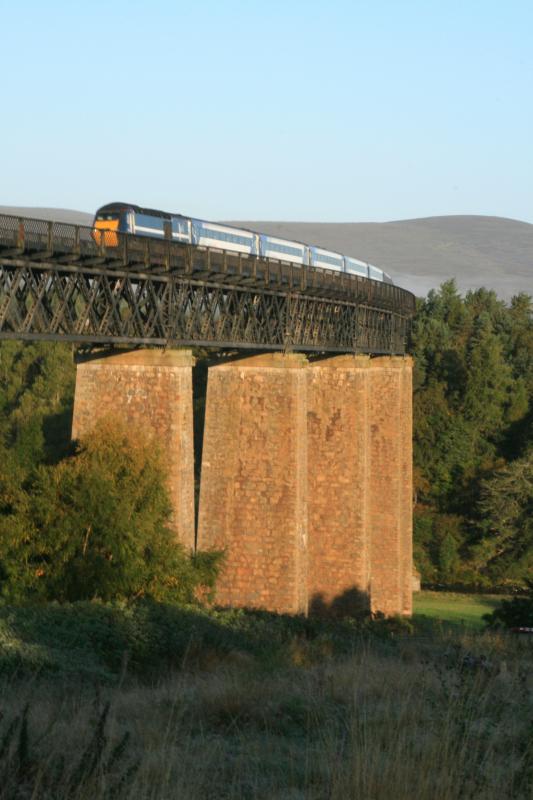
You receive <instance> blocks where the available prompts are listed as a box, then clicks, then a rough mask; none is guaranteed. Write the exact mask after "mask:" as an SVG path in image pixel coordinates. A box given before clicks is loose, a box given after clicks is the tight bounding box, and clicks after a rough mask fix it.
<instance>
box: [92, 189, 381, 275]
mask: <svg viewBox="0 0 533 800" xmlns="http://www.w3.org/2000/svg"><path fill="white" fill-rule="evenodd" d="M93 228H94V229H95V230H96V231H98V230H101V231H103V230H106V231H115V232H117V233H133V234H135V235H136V236H151V237H155V238H158V239H167V240H171V241H173V242H182V243H184V244H192V245H196V246H198V247H214V248H218V249H219V250H227V251H231V252H232V253H242V254H246V255H252V256H260V257H263V258H275V259H278V260H280V261H287V262H289V263H291V264H297V265H299V266H302V267H319V268H320V269H329V270H335V271H337V272H347V273H349V274H350V275H359V276H361V277H363V278H369V279H370V280H374V281H381V282H382V283H390V284H393V281H392V278H391V277H390V275H388V274H387V273H386V272H384V271H383V270H382V269H380V268H379V267H376V266H374V265H373V264H368V263H367V262H365V261H360V260H359V259H357V258H353V257H352V256H343V255H341V254H340V253H335V252H333V251H331V250H325V249H324V248H322V247H315V246H313V245H308V244H304V243H303V242H295V241H291V240H289V239H281V238H279V237H277V236H271V235H269V234H266V233H258V232H257V231H252V230H248V229H246V228H236V227H234V226H232V225H222V224H220V223H218V222H207V221H206V220H201V219H194V218H193V217H186V216H184V215H183V214H171V213H169V212H167V211H156V210H155V209H151V208H141V207H140V206H136V205H132V204H130V203H108V204H107V205H105V206H102V207H101V208H99V209H98V210H97V212H96V214H95V218H94V222H93ZM107 241H109V240H107Z"/></svg>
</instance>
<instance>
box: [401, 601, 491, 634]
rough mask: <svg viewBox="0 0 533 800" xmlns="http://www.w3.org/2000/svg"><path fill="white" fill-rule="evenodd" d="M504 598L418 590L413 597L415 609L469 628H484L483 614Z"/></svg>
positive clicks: (420, 612)
mask: <svg viewBox="0 0 533 800" xmlns="http://www.w3.org/2000/svg"><path fill="white" fill-rule="evenodd" d="M503 599H504V598H503V597H502V595H477V594H458V593H454V592H418V593H417V594H415V595H414V597H413V611H414V614H416V615H418V614H423V615H424V616H427V617H432V618H434V619H439V620H442V621H443V622H452V623H457V624H460V625H464V626H465V627H467V628H483V627H485V623H484V621H483V619H482V617H483V614H490V613H491V612H492V611H494V609H495V608H496V607H497V606H498V605H499V604H500V602H501V601H502V600H503Z"/></svg>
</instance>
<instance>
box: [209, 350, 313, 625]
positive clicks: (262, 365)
mask: <svg viewBox="0 0 533 800" xmlns="http://www.w3.org/2000/svg"><path fill="white" fill-rule="evenodd" d="M306 395H307V381H306V359H305V357H304V356H301V355H298V354H289V355H283V354H265V355H260V356H252V357H249V358H242V359H238V360H235V361H231V362H227V363H225V364H221V365H217V366H215V367H211V368H210V370H209V378H208V386H207V403H206V418H205V432H204V447H203V454H202V478H201V489H200V512H199V527H198V546H199V548H200V549H208V548H215V549H223V550H225V552H226V559H225V565H224V568H223V572H222V575H221V576H220V578H219V580H218V583H217V596H216V602H217V603H218V604H220V605H223V606H247V607H255V608H264V609H268V610H272V611H279V612H286V613H293V614H294V613H306V612H307V436H306V411H307V408H306Z"/></svg>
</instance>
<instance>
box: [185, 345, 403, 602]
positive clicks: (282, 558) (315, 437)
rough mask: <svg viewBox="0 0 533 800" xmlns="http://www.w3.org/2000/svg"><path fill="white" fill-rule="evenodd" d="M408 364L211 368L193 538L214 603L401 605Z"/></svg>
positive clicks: (281, 363)
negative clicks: (204, 553)
mask: <svg viewBox="0 0 533 800" xmlns="http://www.w3.org/2000/svg"><path fill="white" fill-rule="evenodd" d="M411 372H412V363H411V360H410V359H405V358H396V357H380V358H374V359H371V358H369V357H366V356H338V357H334V358H326V359H323V360H320V361H314V362H312V363H311V364H309V365H307V363H306V360H305V358H304V357H303V356H300V355H296V354H292V355H288V356H287V355H285V356H283V355H263V356H255V357H252V358H243V359H239V360H236V361H232V362H229V363H226V364H223V365H219V366H216V367H212V368H211V369H210V371H209V379H208V389H207V405H206V423H205V433H204V449H203V459H202V479H201V490H200V517H199V532H198V545H199V547H200V548H201V549H208V548H215V549H222V550H225V552H226V561H225V568H224V572H223V574H222V576H221V578H220V579H219V582H218V588H217V598H216V602H217V603H219V604H220V605H225V606H248V607H258V608H264V609H267V610H270V611H279V612H288V613H307V611H309V612H311V613H326V614H341V615H342V614H353V613H357V612H358V611H361V610H371V611H372V612H382V613H384V614H386V615H394V614H410V613H411V596H412V594H411V580H412V547H411V535H412V530H411V496H412V471H411V459H412V446H411V435H412V430H411Z"/></svg>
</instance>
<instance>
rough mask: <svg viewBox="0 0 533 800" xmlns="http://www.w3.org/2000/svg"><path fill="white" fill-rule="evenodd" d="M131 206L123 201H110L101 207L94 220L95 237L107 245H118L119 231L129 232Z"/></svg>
mask: <svg viewBox="0 0 533 800" xmlns="http://www.w3.org/2000/svg"><path fill="white" fill-rule="evenodd" d="M129 219H130V208H129V206H126V205H124V204H122V203H110V204H109V205H107V206H102V208H99V209H98V211H97V212H96V214H95V217H94V222H93V233H92V236H93V239H94V241H95V242H96V243H97V244H104V245H105V246H106V247H117V246H118V236H117V234H118V233H127V232H128V231H129V230H130V227H129V224H130V223H129Z"/></svg>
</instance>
